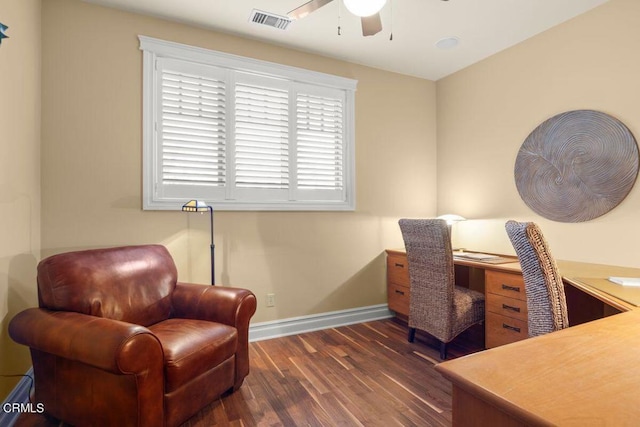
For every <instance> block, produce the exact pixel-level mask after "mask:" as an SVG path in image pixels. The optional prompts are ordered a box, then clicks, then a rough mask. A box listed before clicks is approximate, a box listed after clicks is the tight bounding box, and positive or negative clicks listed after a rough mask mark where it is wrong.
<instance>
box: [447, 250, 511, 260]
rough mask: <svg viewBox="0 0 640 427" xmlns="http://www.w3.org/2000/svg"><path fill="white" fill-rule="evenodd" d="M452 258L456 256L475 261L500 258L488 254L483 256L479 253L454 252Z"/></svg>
mask: <svg viewBox="0 0 640 427" xmlns="http://www.w3.org/2000/svg"><path fill="white" fill-rule="evenodd" d="M453 256H457V257H460V258H469V259H476V260H480V261H481V260H489V259H498V258H500V257H499V256H498V255H489V254H483V253H479V252H454V253H453Z"/></svg>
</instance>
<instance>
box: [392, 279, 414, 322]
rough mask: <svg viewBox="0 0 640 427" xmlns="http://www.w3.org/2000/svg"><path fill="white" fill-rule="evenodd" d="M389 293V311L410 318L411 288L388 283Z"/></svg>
mask: <svg viewBox="0 0 640 427" xmlns="http://www.w3.org/2000/svg"><path fill="white" fill-rule="evenodd" d="M387 293H388V295H387V300H388V303H389V310H392V311H395V312H396V313H397V314H402V315H404V316H406V317H409V287H408V286H400V285H398V284H395V283H388V284H387Z"/></svg>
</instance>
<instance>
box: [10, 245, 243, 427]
mask: <svg viewBox="0 0 640 427" xmlns="http://www.w3.org/2000/svg"><path fill="white" fill-rule="evenodd" d="M37 280H38V299H39V307H38V308H29V309H27V310H25V311H22V312H21V313H18V314H17V315H16V316H15V317H14V318H13V319H12V320H11V322H10V324H9V334H10V335H11V337H12V338H13V339H14V340H15V341H17V342H18V343H21V344H24V345H27V346H29V347H30V350H31V359H32V361H33V370H34V373H35V396H34V399H35V401H36V402H38V403H42V404H44V408H45V413H46V414H47V415H49V416H51V417H53V418H56V419H58V420H61V421H63V422H64V423H65V425H66V424H69V425H76V426H169V427H171V426H178V425H180V424H182V423H184V422H185V421H186V420H188V419H189V418H190V417H192V416H193V415H194V414H195V413H196V412H198V411H199V410H200V409H202V408H203V407H204V406H206V405H207V404H209V403H211V402H212V401H214V400H215V399H216V398H218V397H219V396H220V395H221V394H222V393H225V392H227V391H231V390H237V389H238V388H239V387H240V385H241V384H242V382H243V380H244V378H245V376H246V375H247V374H248V373H249V354H248V330H249V320H250V319H251V316H253V314H254V312H255V310H256V298H255V295H254V294H253V293H251V292H250V291H248V290H245V289H238V288H229V287H221V286H209V285H195V284H188V283H181V282H178V281H177V271H176V266H175V264H174V262H173V259H172V258H171V256H170V255H169V252H168V251H167V249H166V248H165V247H164V246H160V245H148V246H128V247H121V248H110V249H97V250H87V251H78V252H69V253H64V254H59V255H54V256H52V257H49V258H47V259H44V260H43V261H41V262H40V263H39V264H38V276H37Z"/></svg>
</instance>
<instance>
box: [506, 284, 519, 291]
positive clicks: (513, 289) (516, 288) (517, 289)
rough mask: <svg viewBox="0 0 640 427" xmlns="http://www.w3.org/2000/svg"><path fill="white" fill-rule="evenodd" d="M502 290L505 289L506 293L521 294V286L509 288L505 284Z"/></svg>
mask: <svg viewBox="0 0 640 427" xmlns="http://www.w3.org/2000/svg"><path fill="white" fill-rule="evenodd" d="M502 289H504V290H505V291H514V292H520V286H509V285H505V284H504V283H503V284H502Z"/></svg>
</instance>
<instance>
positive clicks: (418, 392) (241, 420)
mask: <svg viewBox="0 0 640 427" xmlns="http://www.w3.org/2000/svg"><path fill="white" fill-rule="evenodd" d="M482 336H483V333H482V327H481V326H478V327H475V328H472V329H470V330H469V331H467V332H465V333H463V334H462V335H460V336H459V337H458V338H457V339H456V340H455V341H454V342H453V343H451V344H450V350H449V358H455V357H459V356H461V355H464V354H468V353H472V352H475V351H478V350H480V349H482V347H483V342H482ZM250 352H251V354H250V357H251V372H250V374H249V376H248V377H247V378H246V379H245V382H244V384H243V386H242V388H241V389H240V390H239V391H237V392H236V393H233V394H230V395H226V396H224V397H222V398H220V399H218V400H217V401H215V402H213V403H212V404H210V405H209V406H207V407H205V408H204V409H203V410H201V411H200V412H199V413H198V414H196V415H195V416H194V417H193V418H191V419H190V420H189V421H187V422H186V423H185V424H184V425H183V427H208V426H385V427H386V426H449V425H451V384H450V383H449V382H448V381H446V380H445V379H444V378H442V377H441V376H440V375H439V374H438V373H436V372H435V371H434V369H433V367H434V364H435V363H438V362H439V356H438V355H439V350H438V347H437V345H436V343H435V341H434V340H433V339H432V338H430V337H428V336H427V335H426V334H422V333H420V332H418V334H417V335H416V340H415V342H414V343H409V342H408V341H407V327H406V324H404V323H402V322H400V321H398V320H395V319H386V320H380V321H374V322H368V323H361V324H357V325H350V326H343V327H339V328H333V329H326V330H322V331H316V332H309V333H304V334H300V335H294V336H289V337H282V338H276V339H271V340H265V341H258V342H253V343H251V344H250ZM57 425H59V424H58V423H55V422H51V421H48V420H46V419H45V418H44V417H39V416H28V417H27V416H25V417H21V418H20V420H19V421H18V422H17V423H16V426H17V427H25V426H32V427H36V426H37V427H50V426H57Z"/></svg>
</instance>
